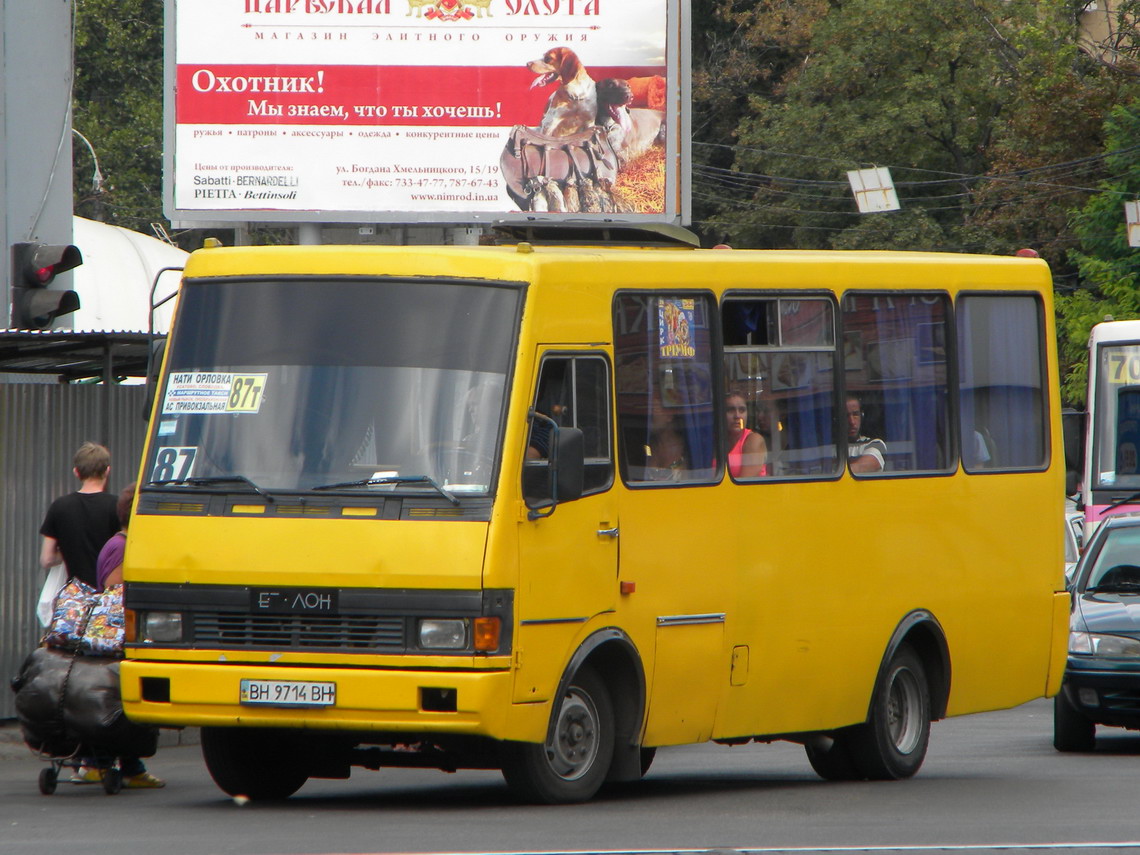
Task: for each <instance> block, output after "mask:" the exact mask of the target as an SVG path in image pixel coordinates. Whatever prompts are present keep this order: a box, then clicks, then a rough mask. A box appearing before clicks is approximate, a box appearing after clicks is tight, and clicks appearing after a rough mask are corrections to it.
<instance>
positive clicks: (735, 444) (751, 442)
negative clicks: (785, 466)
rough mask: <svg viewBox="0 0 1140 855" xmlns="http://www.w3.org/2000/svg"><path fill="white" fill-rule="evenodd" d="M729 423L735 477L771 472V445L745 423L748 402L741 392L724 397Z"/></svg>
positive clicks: (730, 467)
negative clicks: (769, 453)
mask: <svg viewBox="0 0 1140 855" xmlns="http://www.w3.org/2000/svg"><path fill="white" fill-rule="evenodd" d="M724 415H725V419H726V421H727V424H728V434H727V437H728V471H729V474H731V475H732V477H733V478H759V477H761V476H763V475H767V474H768V463H767V461H768V446H767V444H766V443H765V442H764V437H762V436H760V434H758V433H756V432H755V431H753V430H749V429H748V428H746V427H745V426H744V420H745V418H746V417H747V416H748V404H747V403H746V402H745V400H744V396H743V395H741V394H740V393H739V392H729V393H728V394H727V395H725V397H724Z"/></svg>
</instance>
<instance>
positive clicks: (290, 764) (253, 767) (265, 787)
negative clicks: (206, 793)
mask: <svg viewBox="0 0 1140 855" xmlns="http://www.w3.org/2000/svg"><path fill="white" fill-rule="evenodd" d="M299 749H300V746H299V745H297V746H295V745H294V740H293V739H290V738H288V737H286V736H284V735H282V734H280V733H275V732H273V731H267V730H257V729H254V728H239V727H203V728H202V757H203V759H204V760H205V761H206V769H207V770H208V771H209V772H210V777H211V778H213V779H214V783H215V784H217V785H218V787H219V788H221V790H222V791H223V792H225V793H228V794H229V795H231V796H244V797H245V798H248V799H250V800H252V801H276V800H279V799H287V798H289V796H291V795H293V793H295V792H297V790H299V789H301V786H302V785H303V784H304V783H305V781H307V780H309V775H308V771H307V768H306V765H305V763H304V759H303V753H302V752H301V751H300V750H299Z"/></svg>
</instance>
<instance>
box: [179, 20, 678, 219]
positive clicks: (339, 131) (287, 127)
mask: <svg viewBox="0 0 1140 855" xmlns="http://www.w3.org/2000/svg"><path fill="white" fill-rule="evenodd" d="M167 13H168V14H167V24H168V30H167V44H168V47H167V53H168V62H167V68H168V71H167V77H168V85H169V88H170V91H169V93H168V104H167V129H168V141H167V142H168V144H167V152H168V154H167V158H168V160H167V170H166V183H167V186H166V198H167V208H168V211H167V213H168V215H169V216H171V218H172V219H175V220H213V221H225V220H246V221H257V220H289V219H292V220H296V221H338V220H339V221H344V222H348V221H353V220H364V221H375V222H398V221H406V220H408V219H416V220H419V221H436V222H469V221H472V222H473V221H490V220H502V219H511V218H512V217H513V218H517V219H524V218H531V219H533V218H535V217H536V216H537V217H540V218H547V219H558V218H560V217H561V216H563V215H565V216H567V217H573V218H583V217H586V218H590V217H596V218H604V219H610V220H614V219H616V220H631V221H644V220H652V221H657V222H676V221H677V218H678V217H679V215H680V210H679V208H680V203H679V199H680V198H681V196H682V193H681V190H680V185H679V181H680V171H681V170H680V168H679V167H678V166H677V164H678V163H679V162H680V160H681V157H680V155H679V152H678V145H679V143H678V138H679V128H680V127H681V126H682V117H681V115H680V113H681V109H682V108H681V100H682V99H681V94H680V93H681V92H682V91H683V86H682V81H680V80H679V79H678V77H679V71H678V69H679V68H681V67H683V64H682V63H681V62H680V61H679V57H678V50H679V48H678V42H679V39H678V33H679V31H680V27H679V25H678V23H677V20H676V18H677V14H678V13H677V3H676V0H168V5H167ZM685 109H686V110H687V105H686V107H685ZM171 142H173V144H171Z"/></svg>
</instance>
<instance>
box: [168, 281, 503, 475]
mask: <svg viewBox="0 0 1140 855" xmlns="http://www.w3.org/2000/svg"><path fill="white" fill-rule="evenodd" d="M521 293H522V292H521V289H519V288H516V287H511V286H504V285H501V284H491V285H488V284H485V283H471V282H462V283H460V282H453V281H447V282H439V281H435V282H430V281H429V282H418V281H417V282H409V281H398V280H397V281H393V280H379V281H378V280H362V279H329V278H324V279H320V280H315V279H300V278H298V279H294V280H291V281H281V280H251V279H222V280H214V279H209V280H207V279H203V280H197V281H189V282H187V283H186V285H185V286H184V287H183V290H182V295H181V297H180V301H181V305H180V306H179V317H178V325H177V329H176V332H175V334H174V337H173V339H172V341H171V345H170V356H169V359H168V365H167V374H166V378H167V379H166V385H165V387H164V388H163V390H162V397H161V401H160V405H159V407H158V410H157V413H156V416H157V417H156V418H155V420H154V425H153V428H152V429H153V430H154V432H155V436H154V439H153V441H152V443H151V456H150V458H149V461H148V468H147V470H146V472H147V476H148V478H147V480H148V481H150V482H151V483H152V485H154V484H158V485H162V484H167V483H174V484H181V483H186V482H187V481H189V482H190V483H196V484H203V483H224V482H234V483H238V482H243V481H244V482H248V484H249V486H255V487H256V488H260V489H262V490H287V491H306V490H312V489H345V490H351V489H362V490H363V489H373V490H377V489H379V490H383V489H393V488H394V487H393V486H392V485H396V484H398V485H399V487H400V488H401V489H406V488H414V487H415V486H416V485H419V486H426V487H427V489H432V488H433V485H434V486H435V487H441V488H444V489H446V491H447V492H448V493H449V494H454V493H468V494H481V495H486V494H489V493H490V492H491V490H492V485H493V476H494V473H495V469H496V466H495V463H496V461H497V459H498V455H499V444H500V442H501V436H502V427H503V417H504V411H505V401H506V394H505V390H506V379H507V372H508V367H509V365H510V362H511V358H512V355H513V353H514V347H515V340H516V332H517V328H518V322H519V307H520V305H521Z"/></svg>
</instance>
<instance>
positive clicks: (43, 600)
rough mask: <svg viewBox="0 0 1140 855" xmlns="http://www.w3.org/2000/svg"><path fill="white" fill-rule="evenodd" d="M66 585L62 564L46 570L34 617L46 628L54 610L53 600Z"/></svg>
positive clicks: (65, 574)
mask: <svg viewBox="0 0 1140 855" xmlns="http://www.w3.org/2000/svg"><path fill="white" fill-rule="evenodd" d="M66 584H67V570H66V569H65V568H64V566H63V565H62V564H56V565H55V566H54V567H52V568H51V569H50V570H48V574H47V578H46V579H44V586H43V587H42V588H41V589H40V599H39V602H38V603H36V617H38V618H39V619H40V624H42V625H43V626H45V627H46V626H47V625H48V624H49V623H51V616H52V612H53V611H54V610H55V598H56V595H57V594H58V593H59V589H60V588H62V587H63V586H64V585H66Z"/></svg>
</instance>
